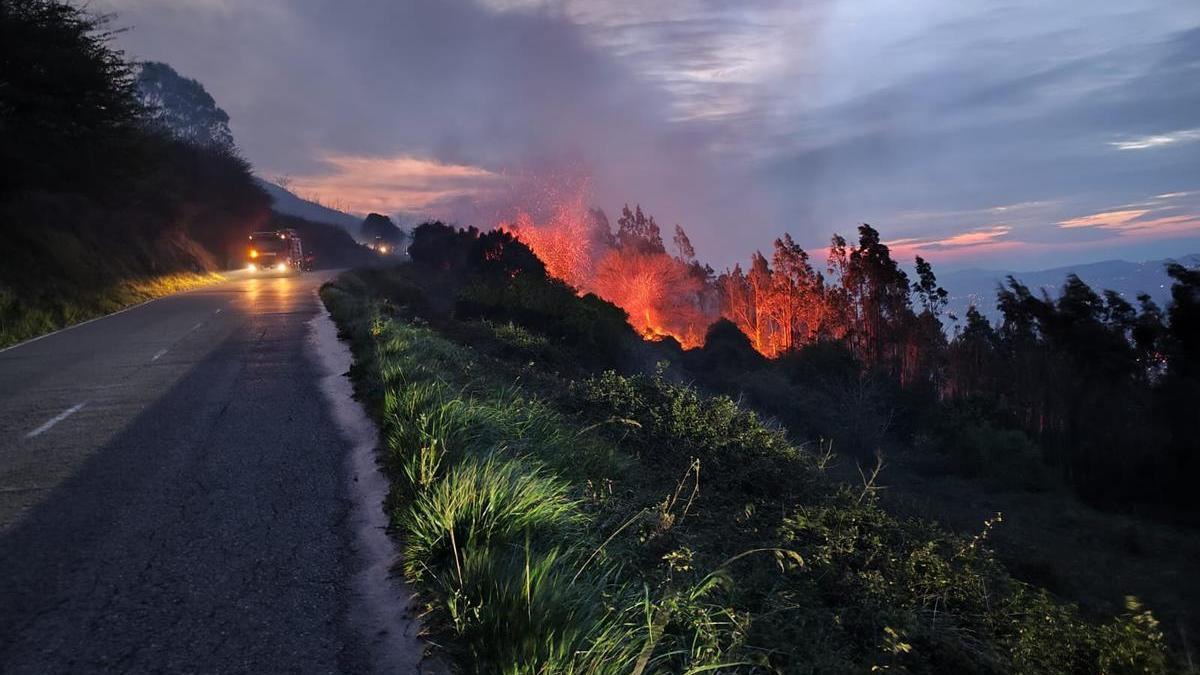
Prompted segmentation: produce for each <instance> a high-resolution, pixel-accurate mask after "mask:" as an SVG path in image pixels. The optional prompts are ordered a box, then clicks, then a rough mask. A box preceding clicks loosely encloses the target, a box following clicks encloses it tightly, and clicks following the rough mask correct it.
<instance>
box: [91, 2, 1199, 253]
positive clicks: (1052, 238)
mask: <svg viewBox="0 0 1200 675" xmlns="http://www.w3.org/2000/svg"><path fill="white" fill-rule="evenodd" d="M98 7H99V8H101V9H112V10H115V11H116V12H117V13H118V15H119V17H118V19H117V23H118V25H128V26H130V27H131V28H132V30H130V31H128V32H126V33H124V34H122V35H121V36H120V38H119V39H120V41H121V44H123V45H124V46H125V47H126V48H127V49H128V50H129V52H130V53H131V55H133V56H135V57H141V58H152V59H159V60H164V61H167V62H169V63H171V64H173V65H174V66H176V67H177V68H178V69H179V70H180V71H181V72H183V73H184V74H186V75H188V76H191V77H196V78H198V79H200V80H201V81H202V82H204V84H205V85H206V86H207V87H208V88H209V90H210V91H211V92H212V93H213V94H214V96H215V97H216V98H217V100H218V102H219V103H220V104H221V105H222V106H223V107H224V108H225V109H226V110H227V111H228V112H229V113H230V115H231V117H232V126H233V129H234V132H235V135H236V136H237V138H238V141H239V144H240V145H241V147H242V148H243V150H244V152H245V154H246V155H247V156H248V158H249V159H250V160H251V161H252V162H253V163H254V164H255V165H256V166H257V167H258V168H259V170H260V171H261V172H262V173H264V174H265V175H267V176H271V175H275V174H293V175H302V176H319V175H321V173H322V172H325V171H328V170H329V164H328V162H327V160H328V159H329V158H330V157H339V158H346V157H367V158H377V159H381V160H388V159H393V160H394V159H396V158H412V159H416V160H420V161H431V162H436V163H441V164H444V165H458V166H469V167H478V168H479V169H481V170H484V171H485V172H486V176H487V180H488V183H487V185H488V190H487V192H486V195H487V197H486V199H485V198H483V197H481V196H477V197H476V198H470V197H465V196H464V194H463V191H464V190H466V191H469V190H470V189H471V184H470V179H469V177H468V178H466V179H462V180H460V179H458V178H456V179H455V182H454V184H453V185H454V190H453V191H449V190H448V191H447V194H446V196H445V199H444V201H443V202H437V199H438V198H439V197H438V195H436V194H435V195H430V194H427V193H426V192H420V195H419V198H420V199H426V200H427V201H428V200H430V199H432V200H434V201H433V203H437V204H440V205H441V206H442V207H444V208H445V209H446V210H448V211H449V212H452V213H454V214H457V215H459V216H460V217H462V218H464V219H480V220H485V221H486V220H488V219H493V218H494V217H495V216H496V213H497V211H498V210H499V209H503V208H505V207H506V206H507V205H508V204H509V202H512V201H514V200H516V201H522V202H528V203H535V205H536V202H537V201H538V200H539V194H541V193H544V192H545V191H547V190H550V191H553V190H554V189H561V188H560V186H561V185H563V184H573V183H574V182H575V181H577V180H578V179H579V177H580V176H582V175H587V176H590V180H591V186H592V190H593V193H594V201H595V203H597V204H598V205H600V206H602V207H604V208H606V209H608V210H610V211H611V210H613V209H615V208H619V206H620V205H621V203H623V202H624V201H640V202H642V204H643V205H645V206H646V207H647V209H648V210H649V211H651V212H652V213H654V214H656V216H658V218H659V220H660V221H662V222H664V223H673V222H681V223H683V224H684V225H685V226H686V227H688V229H689V231H690V232H691V233H692V239H693V240H694V241H695V242H696V243H697V246H698V249H699V251H700V253H701V255H702V257H705V258H707V259H711V260H713V261H714V262H715V263H716V264H718V265H725V264H730V263H732V262H734V261H736V260H740V259H744V258H745V257H746V256H747V255H748V254H749V253H750V251H751V250H753V249H754V248H756V247H762V246H766V245H768V244H769V242H770V240H771V239H772V238H773V237H774V236H776V235H777V234H779V233H780V232H782V231H785V230H787V231H790V232H792V233H794V234H795V235H796V236H797V238H798V239H799V240H800V241H802V242H807V243H809V244H810V245H820V244H821V243H822V242H824V241H825V240H826V239H827V237H828V235H829V233H830V232H831V231H833V230H835V229H837V230H841V231H843V232H845V231H847V230H850V229H851V228H852V227H853V225H854V224H855V223H856V222H860V221H870V222H873V223H875V224H877V225H878V226H879V227H880V228H881V229H882V230H883V231H884V232H885V234H887V235H890V236H894V237H895V238H897V239H912V240H921V241H928V242H939V241H941V242H945V241H947V240H949V239H950V238H951V237H953V236H954V235H956V234H966V235H968V236H967V237H966V238H965V239H958V240H954V243H951V244H945V243H943V244H938V245H937V246H935V247H934V249H935V250H948V249H953V250H954V251H960V250H965V249H966V248H967V247H963V246H960V245H959V243H958V242H961V241H967V242H973V241H981V242H982V241H987V242H994V241H998V240H1000V239H1004V240H1010V241H1024V242H1029V243H1030V244H1031V245H1032V244H1036V245H1038V246H1043V245H1045V246H1053V245H1058V244H1061V245H1063V247H1062V248H1060V249H1053V248H1051V249H1047V250H1048V251H1050V252H1048V253H1046V254H1045V255H1047V256H1051V255H1058V256H1067V257H1070V256H1075V257H1076V258H1079V259H1081V258H1087V257H1095V256H1096V255H1101V253H1103V255H1104V256H1106V257H1111V256H1112V255H1114V254H1113V253H1112V252H1111V251H1103V252H1102V251H1101V250H1100V248H1096V246H1101V245H1102V244H1103V242H1104V241H1108V239H1105V237H1108V238H1109V239H1111V240H1112V247H1114V249H1113V250H1115V251H1117V253H1116V255H1119V254H1120V253H1119V251H1120V247H1121V246H1127V243H1122V242H1121V241H1117V240H1116V239H1114V238H1113V236H1114V235H1113V233H1112V232H1103V231H1101V232H1097V231H1095V230H1093V229H1090V228H1076V229H1073V230H1068V229H1064V228H1060V227H1057V226H1056V225H1055V224H1056V223H1058V222H1060V221H1063V220H1067V219H1070V218H1077V217H1082V216H1086V215H1088V214H1093V213H1101V212H1105V211H1107V210H1111V209H1112V208H1113V207H1114V206H1116V205H1119V204H1121V203H1123V202H1130V201H1136V200H1140V199H1148V198H1150V197H1151V196H1153V195H1156V194H1161V193H1166V192H1180V191H1190V190H1194V189H1196V188H1198V187H1200V153H1197V152H1196V145H1194V144H1191V143H1179V142H1176V143H1159V144H1157V145H1153V144H1152V145H1151V146H1149V147H1147V148H1144V149H1137V150H1136V151H1134V150H1121V149H1120V147H1121V146H1119V145H1114V144H1121V143H1127V144H1128V143H1133V144H1135V145H1136V144H1137V142H1138V140H1139V139H1146V138H1149V137H1155V136H1164V135H1169V134H1180V133H1184V132H1187V131H1188V130H1194V129H1196V128H1197V127H1198V126H1200V123H1198V121H1197V119H1196V117H1195V112H1196V111H1197V110H1200V77H1197V74H1198V72H1200V6H1197V5H1194V4H1193V3H1178V4H1176V5H1174V6H1164V5H1163V3H1161V2H1156V1H1155V0H1122V1H1121V2H1118V1H1117V0H1098V1H1097V2H1092V3H1086V4H1083V5H1079V4H1077V3H1067V4H1062V3H1044V2H1040V1H1038V0H1006V1H1005V2H1003V3H996V2H993V1H984V0H916V2H914V3H903V6H902V7H901V6H899V5H897V3H893V2H889V1H887V0H857V1H855V2H850V1H848V0H809V1H808V2H785V1H782V0H779V1H776V0H748V1H746V2H725V1H721V0H670V1H669V2H663V3H624V2H583V1H582V0H547V1H541V0H490V1H489V2H487V3H485V4H479V3H475V2H469V1H468V0H444V1H442V2H432V1H430V2H421V1H416V2H404V3H392V2H383V1H372V2H355V3H329V2H320V1H318V0H298V1H296V2H287V1H284V0H266V1H263V2H254V3H244V2H235V1H234V0H204V1H202V2H195V3H187V4H184V3H161V2H155V1H153V0H104V2H101V3H100V4H99V5H98ZM402 161H403V162H407V159H404V160H402ZM355 165H357V164H355ZM405 166H408V165H407V164H405ZM393 175H396V176H407V175H408V174H405V173H404V172H401V171H394V172H393ZM495 175H500V176H504V177H507V178H508V179H509V181H510V183H511V184H512V185H513V186H515V187H514V188H513V189H511V190H509V191H508V192H505V191H502V190H499V191H498V190H496V189H495V180H494V176H495ZM397 180H401V178H397ZM463 181H465V182H463ZM414 184H416V185H418V186H428V185H429V181H422V180H416V181H415V183H414ZM548 186H549V187H548ZM406 189H407V190H408V191H407V192H405V191H404V190H398V192H397V193H398V194H408V195H416V194H417V192H418V191H415V189H414V188H413V187H412V186H407V187H406ZM480 194H481V195H482V194H483V193H482V192H481V193H480ZM497 195H500V197H497ZM331 196H333V197H336V196H335V195H331ZM415 198H417V197H414V199H415ZM1030 202H1036V203H1038V206H1035V207H1025V208H1021V209H1016V210H1008V211H1003V210H1002V211H995V210H993V207H998V206H1005V205H1013V204H1023V203H1024V204H1027V203H1030ZM918 214H924V217H916V215H918ZM485 224H486V223H485ZM1001 226H1003V227H1006V228H1008V229H1007V230H1004V231H1003V233H1001V231H1000V230H999V229H996V228H999V227H1001ZM989 228H991V229H989ZM1170 232H1171V233H1172V236H1174V237H1175V239H1176V240H1179V239H1180V238H1183V239H1185V240H1186V241H1187V242H1190V243H1189V245H1193V244H1194V245H1195V246H1197V247H1198V248H1200V232H1194V231H1192V232H1189V231H1188V230H1186V229H1183V230H1179V229H1178V227H1176V229H1174V230H1171V231H1170ZM972 233H982V234H972ZM1144 236H1147V237H1149V235H1148V234H1146V235H1144ZM1096 242H1100V243H1099V244H1097V243H1096ZM1072 243H1078V244H1080V246H1079V248H1078V250H1073V249H1071V248H1070V246H1069V245H1071V244H1072ZM1174 245H1175V246H1178V245H1179V244H1178V241H1176V243H1175V244H1174ZM1147 246H1149V247H1150V248H1146V247H1142V248H1140V249H1138V250H1143V249H1144V250H1151V249H1152V248H1153V245H1152V244H1147ZM997 251H999V249H997ZM1175 252H1178V251H1175ZM996 255H1013V254H1012V253H1011V252H1010V253H1007V254H1005V253H1003V252H997V253H996Z"/></svg>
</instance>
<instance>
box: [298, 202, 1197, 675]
mask: <svg viewBox="0 0 1200 675" xmlns="http://www.w3.org/2000/svg"><path fill="white" fill-rule="evenodd" d="M863 240H864V242H865V245H866V247H867V250H868V251H870V250H874V249H872V248H871V247H873V246H874V244H873V243H872V242H873V241H874V240H873V238H872V237H871V236H870V233H864V237H863ZM861 245H862V244H861V243H860V246H861ZM847 248H848V250H847V256H848V259H855V260H857V259H861V258H862V257H863V256H862V255H860V254H857V253H852V252H851V251H850V250H849V249H851V248H853V250H854V251H856V252H857V251H858V250H859V246H854V247H849V246H848V247H847ZM876 252H877V253H880V254H882V251H876ZM410 255H411V256H412V259H413V262H412V263H411V264H407V265H402V266H399V267H396V268H393V269H390V270H376V271H360V272H355V273H348V274H346V275H343V276H342V277H340V278H339V279H338V280H337V281H335V282H333V283H331V284H330V285H328V286H327V287H326V288H325V289H323V292H322V295H323V297H324V299H325V302H326V304H327V306H329V307H330V309H331V312H332V313H333V315H334V317H335V318H336V319H337V321H338V322H339V324H340V326H341V328H342V330H343V332H344V334H346V335H348V336H349V337H350V338H351V340H352V345H353V349H354V351H355V357H356V363H355V366H354V369H353V371H352V374H353V375H354V377H355V379H356V384H357V387H358V391H359V393H360V395H361V396H363V398H364V400H365V401H366V402H367V403H368V405H369V408H370V410H371V411H372V413H373V414H374V415H375V416H376V419H377V420H378V421H379V423H380V425H381V430H382V438H383V448H382V449H381V462H382V464H383V466H384V468H385V470H386V471H387V472H388V474H389V475H390V477H391V480H392V492H391V495H390V497H389V513H390V514H391V515H392V518H393V521H392V522H393V525H395V526H396V527H397V528H398V530H399V531H403V532H404V533H405V536H404V542H405V547H406V551H405V559H404V561H403V570H404V572H405V575H406V576H407V577H408V578H409V579H410V580H411V581H412V582H413V583H414V584H415V585H416V586H417V587H418V588H420V589H421V591H422V600H423V601H424V603H425V604H426V606H427V608H428V609H429V612H430V613H429V615H428V617H429V620H430V622H431V623H432V626H433V629H434V631H435V632H436V633H437V634H438V635H439V636H442V639H439V640H437V641H438V643H439V644H444V645H446V648H447V650H448V651H449V653H450V655H451V656H453V657H454V658H456V659H457V661H458V663H459V664H460V665H461V667H462V668H463V669H464V671H466V672H481V673H483V672H531V673H532V672H568V673H569V672H578V673H583V672H588V673H593V672H612V673H630V672H634V673H651V672H661V673H683V672H709V671H712V672H746V673H751V672H762V673H769V672H784V673H792V672H796V673H800V672H868V671H876V670H893V671H897V672H978V673H983V672H996V673H999V672H1027V673H1037V672H1045V673H1061V672H1110V673H1116V672H1130V673H1132V672H1163V671H1166V670H1170V669H1171V668H1173V667H1175V666H1176V665H1178V666H1180V667H1182V664H1174V665H1173V661H1172V659H1173V657H1171V656H1169V655H1168V654H1167V651H1166V647H1165V640H1164V637H1163V634H1162V630H1161V629H1160V628H1159V626H1158V623H1157V621H1156V619H1155V618H1154V616H1153V615H1151V614H1150V613H1149V612H1148V611H1146V609H1145V608H1144V607H1142V606H1141V605H1140V604H1139V603H1138V602H1137V601H1136V600H1134V599H1129V600H1128V601H1127V604H1126V608H1125V611H1124V612H1122V613H1120V614H1119V616H1117V617H1115V618H1114V617H1110V618H1106V619H1096V618H1092V617H1088V616H1086V615H1085V614H1083V613H1081V612H1080V611H1079V610H1078V609H1077V608H1076V607H1075V606H1073V605H1072V604H1071V603H1069V602H1065V601H1063V600H1062V599H1060V598H1056V597H1054V596H1053V595H1051V594H1050V593H1047V592H1046V591H1044V590H1043V589H1040V588H1038V587H1036V586H1033V585H1030V584H1028V583H1025V582H1022V581H1018V580H1017V579H1015V578H1013V577H1012V576H1011V575H1010V574H1009V573H1008V572H1007V571H1006V570H1005V568H1004V566H1003V565H1002V564H1000V563H999V562H998V560H997V559H996V557H995V555H994V554H993V553H992V552H991V551H990V547H989V538H990V536H991V533H992V531H993V530H994V529H995V528H998V527H1001V526H1002V524H1001V521H1002V519H1001V518H999V517H993V518H990V519H988V520H987V521H986V522H983V523H980V524H979V525H978V527H977V529H976V530H975V532H974V534H973V536H958V535H954V534H951V533H949V532H947V531H945V530H944V529H942V528H940V527H938V526H936V525H933V524H931V523H928V522H924V521H921V520H917V519H912V518H905V517H895V516H892V515H889V514H888V513H887V512H886V511H885V510H884V509H883V508H881V506H880V503H879V494H878V493H879V491H880V489H881V487H882V486H881V484H880V483H879V482H877V478H878V476H877V475H876V474H873V473H872V472H871V471H866V472H865V474H864V475H863V476H862V481H861V482H856V483H852V484H849V485H847V484H843V483H842V482H841V481H840V480H838V479H836V478H835V477H834V476H833V475H831V474H830V473H829V465H830V461H831V460H832V455H831V452H830V446H829V444H828V441H827V440H826V441H819V440H814V441H813V442H809V443H803V444H799V443H797V442H796V441H795V440H793V439H800V438H805V437H808V436H809V433H810V427H808V426H807V425H805V424H804V423H799V424H797V425H796V426H794V427H793V426H792V425H791V424H789V425H788V427H787V428H785V427H783V426H781V425H780V424H779V423H778V421H771V420H767V419H764V418H763V417H760V416H759V415H757V414H755V413H754V412H753V411H752V410H749V409H747V407H745V405H739V404H738V403H736V402H735V400H736V398H731V397H730V396H729V395H725V394H722V393H720V389H721V388H722V387H725V386H729V385H731V384H735V383H737V382H745V381H748V380H751V379H754V380H759V381H762V382H768V383H775V385H776V386H779V385H780V384H781V383H787V378H788V377H789V375H788V374H787V373H788V371H784V370H782V368H783V367H785V366H790V367H792V368H794V369H795V370H794V371H791V372H795V373H797V374H798V373H801V372H803V373H806V375H805V377H806V378H807V379H806V382H807V383H808V384H813V383H817V382H820V381H822V380H829V381H832V380H831V378H833V379H837V378H846V379H853V380H854V381H856V382H859V383H860V386H861V387H873V386H875V385H871V384H865V381H864V380H863V379H861V378H862V377H863V374H864V372H866V371H864V370H862V364H861V362H860V361H858V360H857V359H858V357H857V355H856V354H855V353H854V352H853V350H852V349H846V348H843V347H839V346H838V345H837V344H830V343H823V344H822V345H821V346H820V347H811V346H810V347H808V348H807V349H809V350H810V351H808V353H807V354H806V356H805V357H804V358H803V359H801V360H800V361H799V362H794V361H789V360H788V358H787V356H786V355H785V356H780V357H777V358H775V359H766V358H765V357H763V356H762V355H761V354H759V353H758V352H757V351H756V350H755V349H754V348H753V346H752V342H751V340H750V339H749V338H748V337H747V336H745V335H744V334H743V333H742V332H741V331H740V330H739V329H738V328H737V327H736V325H734V324H733V323H731V322H719V323H717V324H716V325H714V326H713V327H712V329H711V330H710V331H709V335H708V339H707V341H706V344H705V346H704V347H703V348H701V349H695V350H688V351H684V350H681V349H680V348H679V347H678V345H677V344H673V342H672V341H671V340H670V339H669V338H667V339H660V340H658V341H646V340H644V339H643V337H642V336H641V335H639V333H638V332H637V331H635V329H634V328H633V327H632V326H631V325H630V324H629V321H628V316H627V315H626V314H625V312H623V311H622V310H621V309H620V308H618V307H616V306H614V305H612V304H609V303H607V302H605V301H603V300H601V299H599V298H598V297H596V296H594V295H590V294H588V295H582V296H581V295H579V294H578V293H577V292H576V290H575V289H574V288H572V287H571V286H569V285H567V284H566V283H564V282H562V281H560V280H557V279H554V278H552V277H550V276H548V274H547V267H546V265H545V264H543V262H542V261H541V260H539V259H538V258H537V257H536V256H535V255H534V254H533V252H532V251H531V250H530V249H529V248H527V247H526V246H525V245H524V244H522V243H521V242H520V241H518V240H516V239H514V238H513V237H512V235H510V234H509V233H505V232H488V233H482V232H479V231H477V230H470V229H468V230H455V229H453V228H448V227H445V226H442V225H437V224H431V225H423V226H421V227H419V228H417V230H416V231H415V232H414V238H413V241H412V244H411V247H410ZM874 260H875V263H878V264H881V265H882V268H883V269H885V270H886V269H889V267H888V265H886V264H885V261H883V260H882V256H881V255H880V256H875V259H874ZM873 264H874V263H873ZM863 287H864V288H868V287H869V285H866V284H864V286H863ZM905 293H906V294H907V293H908V290H907V288H906V291H905ZM935 295H936V294H935ZM862 297H871V293H870V292H866V291H864V294H863V296H862ZM877 337H878V339H879V342H878V343H877V344H878V345H880V347H879V353H881V354H886V353H888V348H887V345H889V344H890V340H891V339H892V338H891V337H889V336H887V335H884V334H880V335H878V336H877ZM817 349H819V350H821V351H819V352H818V351H815V350H817ZM664 361H669V362H670V365H668V363H665V362H664ZM714 369H716V371H717V374H716V375H715V377H714V378H713V379H708V380H700V379H698V378H697V377H696V375H697V374H698V373H701V372H704V371H706V370H708V371H712V370H714ZM739 376H740V377H744V378H745V380H738V377H739ZM878 377H882V375H879V376H878ZM689 381H693V382H694V383H693V384H689ZM799 391H801V389H800V387H796V389H795V390H792V391H789V392H788V394H791V393H796V392H799ZM831 391H832V390H831ZM861 391H862V390H861V389H860V392H861ZM893 391H896V392H897V394H896V395H897V396H899V393H900V392H901V390H900V389H894V390H893ZM728 392H729V394H738V390H737V389H736V388H735V387H731V388H730V389H728ZM760 392H765V390H760ZM776 394H778V395H779V396H777V397H776V403H777V404H778V405H779V406H783V405H787V404H792V405H796V406H797V409H796V412H800V411H802V410H807V411H808V412H817V411H818V410H819V409H820V408H821V407H822V405H823V404H822V403H821V402H814V401H812V400H811V399H809V400H807V401H806V399H803V398H801V399H799V400H795V399H790V400H789V399H788V398H785V397H784V396H783V391H781V390H776ZM827 395H832V393H829V394H827ZM739 397H740V396H739ZM741 398H743V401H746V400H747V399H746V398H745V397H741ZM897 400H898V399H897ZM806 403H815V405H814V406H813V407H812V408H808V407H807V405H806ZM845 413H846V414H844V415H842V414H839V413H838V412H836V411H833V410H826V411H825V419H827V420H834V419H837V420H840V421H849V420H851V419H852V418H853V416H854V414H853V412H852V411H850V410H847V411H845ZM778 419H779V417H776V420H778ZM839 433H841V432H839ZM839 437H840V436H839Z"/></svg>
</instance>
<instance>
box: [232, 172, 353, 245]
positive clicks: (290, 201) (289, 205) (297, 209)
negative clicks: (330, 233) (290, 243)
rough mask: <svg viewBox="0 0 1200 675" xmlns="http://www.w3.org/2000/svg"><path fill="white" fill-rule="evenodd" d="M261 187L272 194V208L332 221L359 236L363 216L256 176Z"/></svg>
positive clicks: (323, 220)
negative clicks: (311, 200)
mask: <svg viewBox="0 0 1200 675" xmlns="http://www.w3.org/2000/svg"><path fill="white" fill-rule="evenodd" d="M255 180H257V181H258V185H259V187H261V188H262V189H264V190H266V191H267V194H269V195H271V201H272V202H273V203H272V204H271V208H273V209H275V210H276V211H278V212H279V213H284V214H287V215H289V216H297V217H299V218H304V219H305V220H311V221H313V222H318V223H332V224H334V225H339V226H341V227H343V228H345V229H346V231H348V232H349V233H350V234H352V235H354V236H355V237H358V230H359V226H360V225H362V221H363V219H362V218H359V217H358V216H355V215H351V214H349V213H346V212H344V211H338V210H337V209H331V208H329V207H328V206H321V205H320V204H318V203H316V202H310V201H308V200H307V199H302V198H300V197H297V196H296V195H295V194H293V193H292V192H289V191H288V190H286V189H284V188H282V187H280V186H278V185H276V184H275V183H272V182H270V181H267V180H263V179H262V178H256V179H255Z"/></svg>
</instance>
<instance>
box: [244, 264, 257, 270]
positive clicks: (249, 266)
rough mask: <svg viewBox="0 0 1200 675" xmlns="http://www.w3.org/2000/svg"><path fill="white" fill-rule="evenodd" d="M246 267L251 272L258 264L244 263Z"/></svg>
mask: <svg viewBox="0 0 1200 675" xmlns="http://www.w3.org/2000/svg"><path fill="white" fill-rule="evenodd" d="M246 269H248V270H250V271H251V272H253V271H254V270H257V269H258V265H255V264H254V263H250V264H249V265H246Z"/></svg>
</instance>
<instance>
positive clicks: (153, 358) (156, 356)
mask: <svg viewBox="0 0 1200 675" xmlns="http://www.w3.org/2000/svg"><path fill="white" fill-rule="evenodd" d="M166 353H167V350H165V349H160V350H158V351H157V352H155V354H154V356H151V357H150V360H151V361H157V360H159V359H161V358H162V356H163V354H166Z"/></svg>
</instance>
